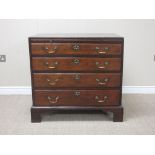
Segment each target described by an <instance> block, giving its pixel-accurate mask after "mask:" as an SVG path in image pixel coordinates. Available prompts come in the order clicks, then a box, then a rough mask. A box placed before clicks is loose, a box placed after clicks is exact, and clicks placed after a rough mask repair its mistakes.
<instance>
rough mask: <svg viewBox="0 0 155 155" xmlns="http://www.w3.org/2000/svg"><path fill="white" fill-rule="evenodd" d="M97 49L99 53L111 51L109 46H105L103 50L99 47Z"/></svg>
mask: <svg viewBox="0 0 155 155" xmlns="http://www.w3.org/2000/svg"><path fill="white" fill-rule="evenodd" d="M95 50H96V52H98V53H99V54H106V53H107V52H108V51H109V47H104V48H103V50H101V49H100V48H99V47H96V48H95Z"/></svg>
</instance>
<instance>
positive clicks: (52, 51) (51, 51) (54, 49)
mask: <svg viewBox="0 0 155 155" xmlns="http://www.w3.org/2000/svg"><path fill="white" fill-rule="evenodd" d="M43 50H44V51H45V52H46V53H48V54H53V53H55V52H56V50H57V47H56V46H55V47H54V48H53V49H52V50H49V48H48V47H46V46H45V47H43Z"/></svg>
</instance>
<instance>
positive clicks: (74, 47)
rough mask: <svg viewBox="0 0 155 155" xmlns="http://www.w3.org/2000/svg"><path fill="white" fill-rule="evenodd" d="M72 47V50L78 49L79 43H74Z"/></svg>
mask: <svg viewBox="0 0 155 155" xmlns="http://www.w3.org/2000/svg"><path fill="white" fill-rule="evenodd" d="M72 49H73V50H74V51H79V50H80V45H79V44H75V45H73V47H72Z"/></svg>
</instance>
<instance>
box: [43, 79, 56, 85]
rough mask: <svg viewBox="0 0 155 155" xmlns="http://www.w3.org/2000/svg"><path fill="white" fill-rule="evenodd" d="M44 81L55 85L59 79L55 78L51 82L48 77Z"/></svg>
mask: <svg viewBox="0 0 155 155" xmlns="http://www.w3.org/2000/svg"><path fill="white" fill-rule="evenodd" d="M46 81H47V82H48V85H50V86H54V85H56V83H57V82H58V81H59V79H55V80H54V81H53V82H51V80H50V79H46Z"/></svg>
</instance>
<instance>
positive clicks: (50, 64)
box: [29, 34, 124, 122]
mask: <svg viewBox="0 0 155 155" xmlns="http://www.w3.org/2000/svg"><path fill="white" fill-rule="evenodd" d="M123 49H124V38H123V37H120V36H117V35H113V34H51V35H50V34H47V35H36V36H32V37H29V51H30V66H31V81H32V99H33V105H32V107H31V121H32V122H41V115H42V114H43V113H45V112H52V111H58V112H59V111H65V110H68V111H73V110H80V111H87V110H99V111H102V112H103V113H107V112H112V113H113V121H115V122H119V121H123V107H122V105H121V99H122V74H123ZM92 117H93V116H92Z"/></svg>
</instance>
